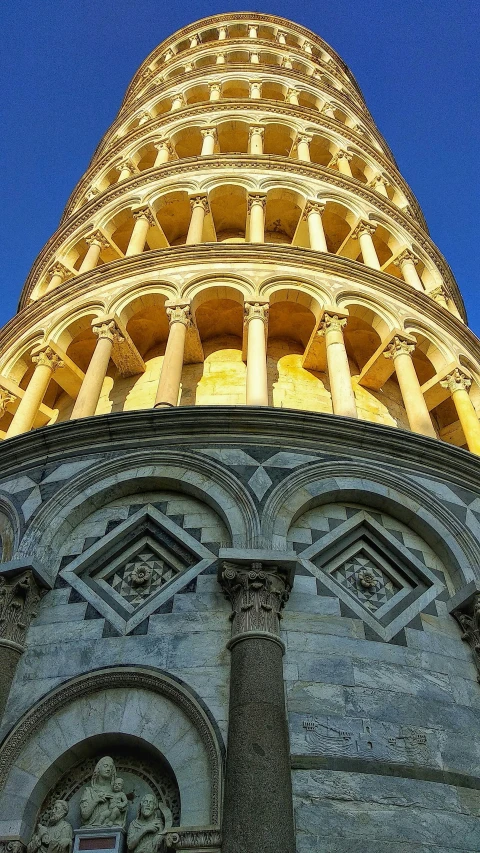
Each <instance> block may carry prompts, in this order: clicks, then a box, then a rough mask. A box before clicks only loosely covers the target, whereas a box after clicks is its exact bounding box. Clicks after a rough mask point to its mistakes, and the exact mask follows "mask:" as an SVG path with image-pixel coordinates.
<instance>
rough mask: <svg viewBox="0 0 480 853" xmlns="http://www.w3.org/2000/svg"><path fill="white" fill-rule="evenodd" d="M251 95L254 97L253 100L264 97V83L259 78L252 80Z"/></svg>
mask: <svg viewBox="0 0 480 853" xmlns="http://www.w3.org/2000/svg"><path fill="white" fill-rule="evenodd" d="M250 97H251V98H253V100H256V99H258V98H261V97H262V84H261V83H260V81H259V80H251V81H250Z"/></svg>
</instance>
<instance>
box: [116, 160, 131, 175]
mask: <svg viewBox="0 0 480 853" xmlns="http://www.w3.org/2000/svg"><path fill="white" fill-rule="evenodd" d="M115 168H116V170H117V172H127V171H128V172H129V174H130V175H133V173H134V171H135V169H134V167H133V165H132V163H131V162H130V160H123V161H122V162H121V163H117V165H116V166H115Z"/></svg>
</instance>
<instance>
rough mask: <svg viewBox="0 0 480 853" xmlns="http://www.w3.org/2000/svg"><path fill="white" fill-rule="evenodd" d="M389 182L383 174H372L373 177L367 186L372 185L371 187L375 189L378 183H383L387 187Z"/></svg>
mask: <svg viewBox="0 0 480 853" xmlns="http://www.w3.org/2000/svg"><path fill="white" fill-rule="evenodd" d="M389 183H390V181H389V180H388V178H387V177H385V175H374V177H373V178H372V180H371V181H370V183H369V184H368V185H367V186H369V187H372V189H374V190H375V189H376V188H377V187H378V186H379V184H383V186H384V187H388V185H389Z"/></svg>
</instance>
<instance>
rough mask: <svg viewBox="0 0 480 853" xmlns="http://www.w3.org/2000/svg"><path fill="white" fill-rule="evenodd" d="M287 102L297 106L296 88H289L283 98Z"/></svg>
mask: <svg viewBox="0 0 480 853" xmlns="http://www.w3.org/2000/svg"><path fill="white" fill-rule="evenodd" d="M285 100H286V102H287V104H293V105H294V106H296V107H298V104H299V102H298V92H297V90H296V89H289V90H288V92H287V95H286V98H285Z"/></svg>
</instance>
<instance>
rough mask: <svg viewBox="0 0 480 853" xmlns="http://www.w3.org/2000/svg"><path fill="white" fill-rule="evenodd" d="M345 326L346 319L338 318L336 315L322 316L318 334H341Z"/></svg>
mask: <svg viewBox="0 0 480 853" xmlns="http://www.w3.org/2000/svg"><path fill="white" fill-rule="evenodd" d="M346 325H347V318H346V317H339V316H338V314H324V315H323V317H322V322H321V323H320V325H319V327H318V334H319V335H326V334H327V332H342V330H343V328H344V327H345V326H346Z"/></svg>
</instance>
